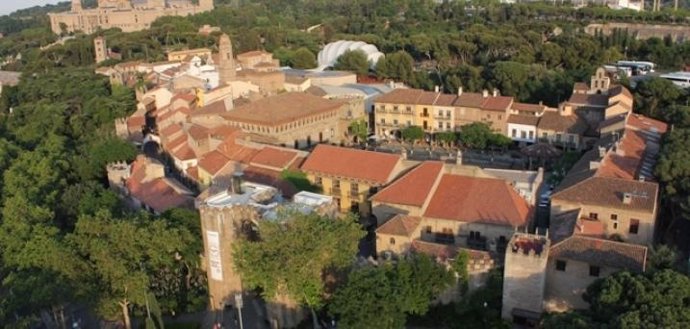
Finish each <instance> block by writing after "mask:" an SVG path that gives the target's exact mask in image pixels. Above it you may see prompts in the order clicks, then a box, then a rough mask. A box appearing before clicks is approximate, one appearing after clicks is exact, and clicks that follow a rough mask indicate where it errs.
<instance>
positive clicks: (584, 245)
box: [549, 235, 647, 272]
mask: <svg viewBox="0 0 690 329" xmlns="http://www.w3.org/2000/svg"><path fill="white" fill-rule="evenodd" d="M549 257H553V258H558V259H571V260H576V261H581V262H585V263H588V264H591V265H596V266H602V267H613V268H616V269H623V270H630V271H635V272H644V270H645V267H646V260H647V247H644V246H640V245H635V244H630V243H623V242H615V241H610V240H604V239H597V238H591V237H585V236H579V235H574V236H572V237H570V238H568V239H565V240H563V241H561V242H559V243H556V244H554V245H552V246H551V250H550V251H549Z"/></svg>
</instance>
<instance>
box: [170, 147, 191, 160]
mask: <svg viewBox="0 0 690 329" xmlns="http://www.w3.org/2000/svg"><path fill="white" fill-rule="evenodd" d="M172 155H173V156H174V157H175V158H177V159H179V160H182V161H184V160H192V159H196V154H195V153H194V150H192V148H191V147H190V146H189V144H187V143H184V144H182V146H180V147H178V148H176V149H175V150H173V152H172Z"/></svg>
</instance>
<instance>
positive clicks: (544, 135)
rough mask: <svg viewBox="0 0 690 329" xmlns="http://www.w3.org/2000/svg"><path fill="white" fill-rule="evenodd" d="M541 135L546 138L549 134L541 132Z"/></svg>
mask: <svg viewBox="0 0 690 329" xmlns="http://www.w3.org/2000/svg"><path fill="white" fill-rule="evenodd" d="M541 137H543V138H547V137H549V134H547V133H542V134H541Z"/></svg>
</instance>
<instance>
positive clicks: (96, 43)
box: [93, 37, 108, 64]
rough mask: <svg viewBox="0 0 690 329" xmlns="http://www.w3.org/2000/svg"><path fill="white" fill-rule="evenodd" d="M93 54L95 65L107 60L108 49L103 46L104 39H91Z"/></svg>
mask: <svg viewBox="0 0 690 329" xmlns="http://www.w3.org/2000/svg"><path fill="white" fill-rule="evenodd" d="M93 52H94V53H95V56H96V64H100V63H101V62H104V61H105V60H107V59H108V48H107V46H106V44H105V38H104V37H96V38H94V39H93Z"/></svg>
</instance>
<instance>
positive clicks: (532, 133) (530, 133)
mask: <svg viewBox="0 0 690 329" xmlns="http://www.w3.org/2000/svg"><path fill="white" fill-rule="evenodd" d="M529 139H534V131H531V130H530V131H529Z"/></svg>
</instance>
